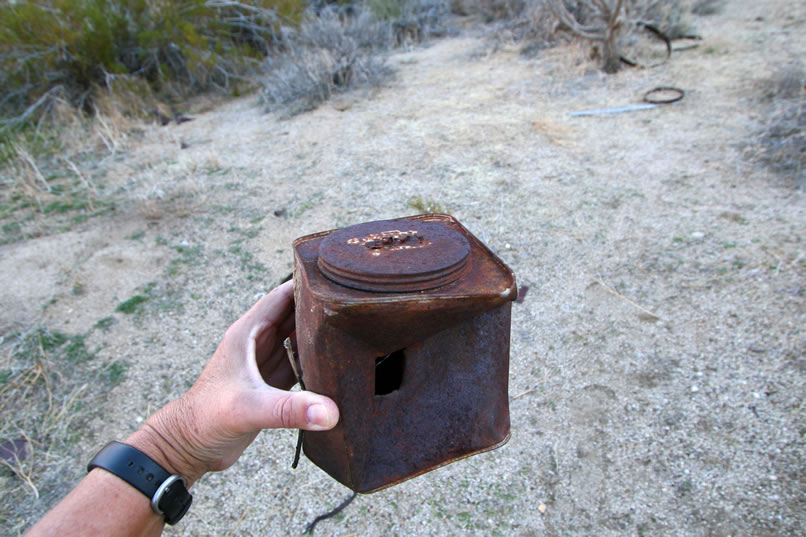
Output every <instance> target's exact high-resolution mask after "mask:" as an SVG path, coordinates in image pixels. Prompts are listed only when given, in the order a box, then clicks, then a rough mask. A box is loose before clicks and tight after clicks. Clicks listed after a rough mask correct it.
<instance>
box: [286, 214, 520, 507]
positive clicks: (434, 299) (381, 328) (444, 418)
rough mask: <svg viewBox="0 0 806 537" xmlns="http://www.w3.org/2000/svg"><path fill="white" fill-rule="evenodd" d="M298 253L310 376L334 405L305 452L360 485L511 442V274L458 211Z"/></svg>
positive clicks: (362, 228)
mask: <svg viewBox="0 0 806 537" xmlns="http://www.w3.org/2000/svg"><path fill="white" fill-rule="evenodd" d="M294 262H295V267H294V281H295V289H294V295H295V300H296V326H297V348H298V352H299V360H300V365H301V368H302V374H303V376H304V379H305V384H306V387H307V389H309V390H311V391H314V392H317V393H321V394H324V395H327V396H329V397H331V398H332V399H333V400H334V401H335V402H336V404H337V405H338V407H339V411H340V420H339V423H338V425H337V426H336V427H335V428H334V429H333V430H330V431H324V432H307V433H306V434H305V440H304V445H303V447H304V451H305V454H306V456H307V457H308V458H309V459H310V460H311V461H313V462H314V463H315V464H316V465H317V466H319V467H320V468H322V469H323V470H324V471H325V472H327V473H328V474H330V475H331V476H332V477H333V478H335V479H336V480H338V481H339V482H341V483H342V484H344V485H346V486H347V487H349V488H351V489H353V490H355V491H357V492H362V493H366V492H374V491H376V490H379V489H382V488H385V487H388V486H391V485H394V484H396V483H399V482H401V481H403V480H405V479H408V478H410V477H414V476H417V475H420V474H422V473H424V472H427V471H429V470H433V469H435V468H438V467H440V466H443V465H445V464H448V463H450V462H453V461H455V460H458V459H461V458H464V457H468V456H470V455H474V454H477V453H481V452H484V451H488V450H491V449H495V448H497V447H499V446H501V445H503V444H504V443H506V442H507V440H508V439H509V434H510V433H509V431H510V423H509V398H508V393H507V388H508V376H509V338H510V308H511V304H512V301H513V300H515V298H516V297H517V286H516V284H515V275H514V274H513V273H512V271H511V270H510V269H509V268H508V267H507V266H506V265H505V264H504V263H503V262H502V261H501V260H500V259H499V258H498V257H497V256H495V254H493V253H492V252H491V251H490V250H489V249H488V248H487V247H486V246H485V245H484V244H483V243H482V242H481V241H479V240H478V239H477V238H476V237H474V236H473V235H472V234H471V233H470V232H469V231H468V230H467V229H465V228H464V226H462V225H461V224H460V223H459V222H458V221H457V220H456V219H454V218H453V217H451V216H448V215H441V214H428V215H420V216H412V217H407V218H399V219H395V220H382V221H377V222H368V223H365V224H358V225H355V226H351V227H347V228H343V229H339V230H333V231H326V232H322V233H316V234H313V235H308V236H305V237H301V238H299V239H297V240H296V241H295V242H294Z"/></svg>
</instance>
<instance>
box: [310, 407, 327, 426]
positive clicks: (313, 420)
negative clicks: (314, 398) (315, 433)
mask: <svg viewBox="0 0 806 537" xmlns="http://www.w3.org/2000/svg"><path fill="white" fill-rule="evenodd" d="M305 419H307V420H308V423H309V424H310V425H316V426H318V427H330V425H331V424H330V421H331V420H330V412H328V411H327V407H325V405H322V404H319V403H314V404H312V405H311V406H309V407H308V410H307V411H306V413H305Z"/></svg>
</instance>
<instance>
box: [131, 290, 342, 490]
mask: <svg viewBox="0 0 806 537" xmlns="http://www.w3.org/2000/svg"><path fill="white" fill-rule="evenodd" d="M293 331H294V297H293V286H292V282H288V283H285V284H283V285H281V286H279V287H278V288H276V289H274V290H273V291H272V292H271V293H269V294H268V295H266V296H264V297H263V298H261V299H260V301H258V303H257V304H255V305H254V306H253V307H252V309H250V310H249V311H248V312H247V313H246V314H245V315H244V316H243V317H241V318H240V319H239V320H238V321H236V322H235V324H233V325H232V326H231V327H230V328H229V329H228V330H227V332H226V334H225V335H224V338H223V340H222V341H221V344H220V345H219V346H218V349H217V350H216V352H215V354H214V355H213V357H212V358H211V359H210V362H209V363H208V364H207V366H206V367H205V368H204V371H203V372H202V374H201V376H200V377H199V379H198V380H197V381H196V383H195V384H194V385H193V387H192V388H191V389H190V390H189V391H188V392H187V393H186V394H185V395H183V396H182V397H180V398H179V399H177V400H175V401H172V402H171V403H169V404H168V405H166V406H165V407H163V408H162V409H160V410H159V411H158V412H157V413H156V414H154V415H153V416H151V417H150V418H149V419H148V420H147V422H146V423H145V425H144V426H143V427H142V428H141V429H140V430H138V431H137V432H135V433H134V434H132V435H131V436H130V437H129V438H128V439H127V440H126V443H128V444H131V445H132V446H134V447H137V448H139V449H141V450H142V451H144V452H146V453H148V454H149V455H150V456H151V457H152V458H154V459H155V460H157V462H159V463H161V464H163V466H165V468H166V469H167V470H169V471H171V472H175V473H178V474H180V475H182V476H184V477H185V478H186V479H188V480H189V483H192V482H193V481H195V480H196V479H198V478H199V477H201V475H203V474H204V473H205V472H208V471H217V470H224V469H225V468H228V467H229V466H231V465H232V464H233V463H234V462H235V461H236V460H238V457H240V455H241V453H243V450H244V449H246V446H248V445H249V444H250V443H251V442H252V440H254V439H255V436H257V433H258V432H259V431H260V430H261V429H267V428H278V427H286V428H295V429H306V430H309V431H321V430H326V429H330V428H332V427H334V426H335V425H336V423H337V422H338V420H339V410H338V408H337V407H336V404H335V403H334V402H333V401H331V400H330V399H328V398H327V397H324V396H321V395H316V394H313V393H310V392H288V391H285V390H287V389H289V388H291V387H292V386H293V385H294V384H295V383H296V379H295V378H294V373H293V371H292V369H291V366H290V364H289V361H288V358H287V356H286V351H285V349H284V347H283V340H284V339H285V338H286V337H288V336H289V335H290V334H291V333H292V332H293Z"/></svg>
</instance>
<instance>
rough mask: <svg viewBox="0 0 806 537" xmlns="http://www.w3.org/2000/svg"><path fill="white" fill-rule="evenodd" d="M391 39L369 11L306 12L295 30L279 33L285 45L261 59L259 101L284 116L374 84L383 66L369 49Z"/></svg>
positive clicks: (334, 9)
mask: <svg viewBox="0 0 806 537" xmlns="http://www.w3.org/2000/svg"><path fill="white" fill-rule="evenodd" d="M391 39H392V34H391V27H390V26H389V24H387V23H386V22H384V21H380V20H378V19H376V18H375V17H374V16H373V15H372V13H371V12H370V11H369V10H365V9H361V10H358V12H356V13H352V12H351V13H348V14H347V16H345V13H344V10H343V9H342V8H340V7H339V6H328V7H326V8H324V9H322V10H321V11H320V13H319V15H314V14H308V16H306V17H305V18H304V20H303V21H302V24H301V25H300V27H299V30H298V31H297V32H289V33H288V34H287V35H286V36H285V37H284V43H285V47H286V48H285V50H283V51H281V52H278V53H276V54H273V55H270V56H269V58H267V60H266V62H265V64H264V70H265V72H266V75H265V76H264V77H263V78H262V80H261V83H262V85H263V91H262V100H263V102H264V103H265V104H266V105H267V108H268V109H269V110H271V111H275V110H278V109H281V108H282V109H284V111H285V113H286V115H293V114H296V113H299V112H302V111H306V110H311V109H313V108H316V106H318V105H319V104H320V103H322V102H324V101H327V100H328V99H329V98H330V97H331V96H332V95H333V94H334V93H338V92H342V91H346V90H348V89H351V88H355V87H358V86H362V85H372V84H377V83H379V82H380V81H382V80H383V78H384V77H385V76H386V75H387V74H389V69H388V68H387V67H385V66H384V65H383V62H382V61H380V60H378V59H377V58H376V57H375V56H374V54H373V52H374V50H375V49H377V48H381V49H383V48H385V47H387V46H388V45H389V42H390V41H391Z"/></svg>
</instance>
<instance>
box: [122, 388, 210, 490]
mask: <svg viewBox="0 0 806 537" xmlns="http://www.w3.org/2000/svg"><path fill="white" fill-rule="evenodd" d="M182 406H183V403H182V400H181V399H177V400H175V401H172V402H170V403H168V404H167V405H166V406H164V407H163V408H161V409H160V410H158V411H157V412H156V413H155V414H154V415H152V416H151V417H150V418H148V420H146V422H145V423H144V424H143V426H142V427H140V428H139V429H138V430H137V431H135V432H134V433H132V434H131V435H130V436H129V437H128V438H126V440H125V443H126V444H128V445H130V446H132V447H135V448H137V449H139V450H140V451H142V452H143V453H145V454H146V455H148V456H149V457H151V458H152V459H154V461H155V462H156V463H158V464H159V465H160V466H162V467H163V468H165V470H166V471H167V472H169V473H171V474H179V475H181V476H182V477H184V478H185V481H186V485H187V488H188V489H189V488H190V487H191V485H193V483H195V482H196V481H197V480H198V479H199V478H200V477H201V476H202V475H204V474H205V473H206V472H207V468H206V465H205V463H204V461H202V460H201V459H199V458H198V457H197V456H195V455H194V453H193V449H192V442H191V441H190V439H189V437H188V436H189V435H188V434H187V433H188V431H186V430H185V429H186V426H185V425H184V424H183V421H182V420H181V419H180V417H181V416H184V419H185V420H187V418H188V413H187V410H188V409H182V408H181V407H182Z"/></svg>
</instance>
